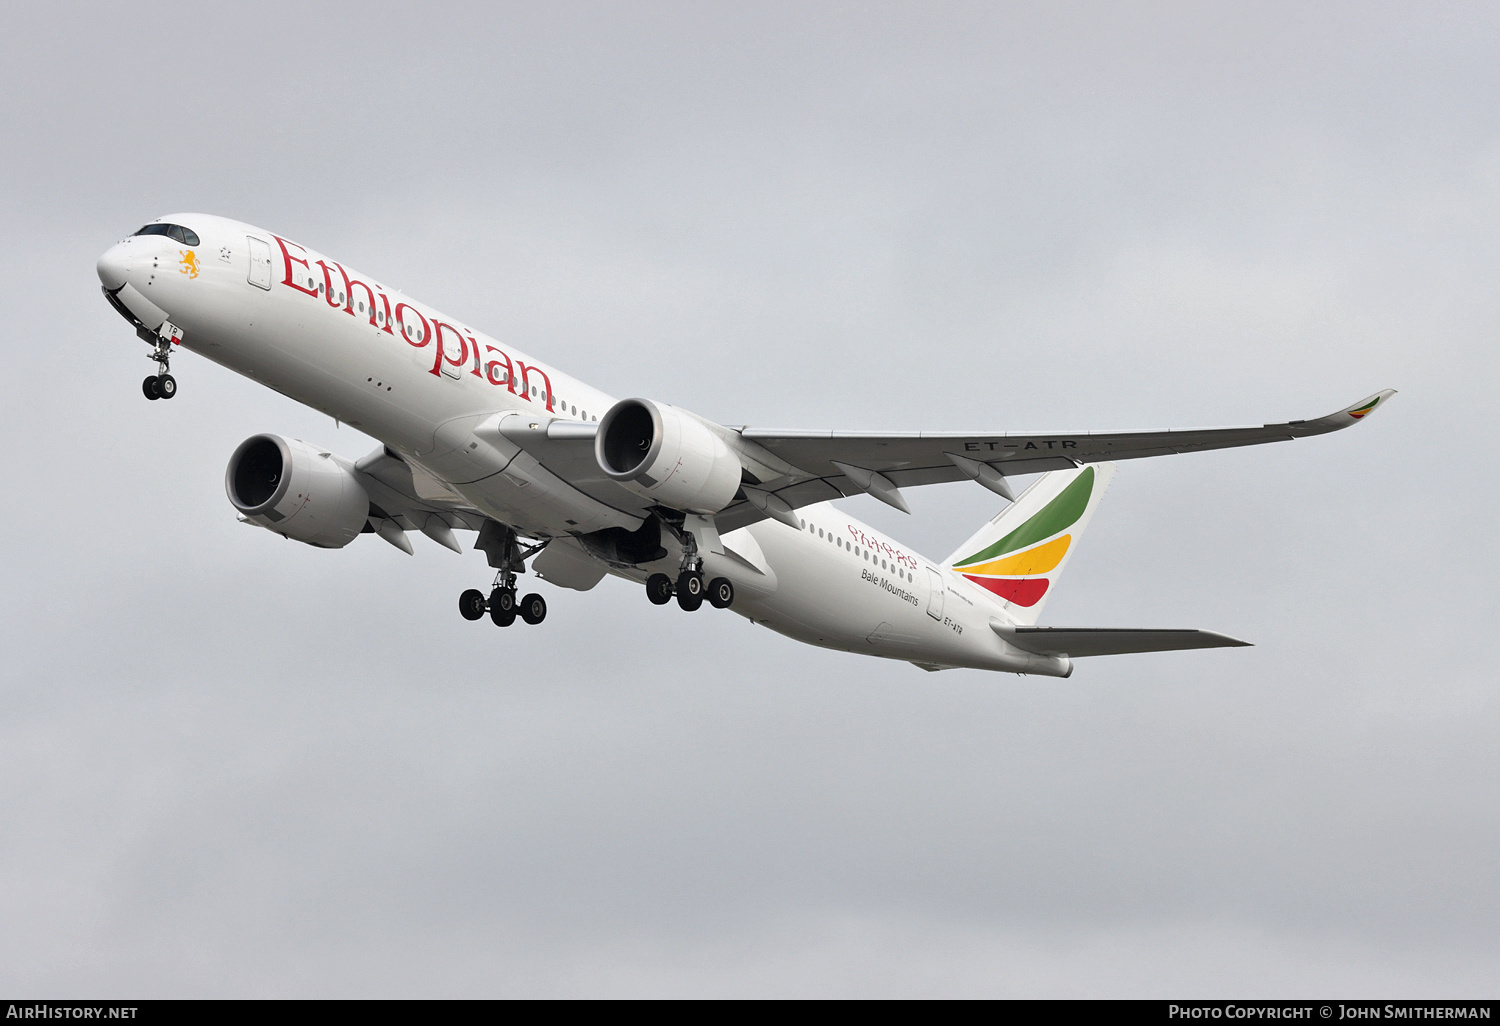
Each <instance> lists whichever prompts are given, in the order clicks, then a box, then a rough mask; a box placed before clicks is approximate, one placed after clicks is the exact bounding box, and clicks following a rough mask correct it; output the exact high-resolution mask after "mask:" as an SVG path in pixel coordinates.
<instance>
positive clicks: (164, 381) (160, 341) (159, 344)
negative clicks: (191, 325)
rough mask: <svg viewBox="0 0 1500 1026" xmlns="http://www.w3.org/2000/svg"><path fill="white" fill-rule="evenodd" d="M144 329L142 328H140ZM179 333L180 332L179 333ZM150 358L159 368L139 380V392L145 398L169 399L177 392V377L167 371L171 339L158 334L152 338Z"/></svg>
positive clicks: (169, 362)
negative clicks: (144, 378) (142, 379)
mask: <svg viewBox="0 0 1500 1026" xmlns="http://www.w3.org/2000/svg"><path fill="white" fill-rule="evenodd" d="M142 330H144V329H142ZM179 334H180V333H179ZM152 346H153V347H154V348H153V349H152V350H151V359H153V360H155V361H156V363H157V366H158V367H160V368H161V369H160V370H158V371H157V372H156V373H155V374H153V375H151V376H150V377H148V378H147V379H146V380H145V381H142V382H141V392H142V393H143V394H144V395H145V396H146V398H147V399H151V400H153V401H154V400H156V399H171V398H172V397H173V396H175V395H176V394H177V379H176V378H174V377H172V375H171V374H170V373H169V371H170V369H171V362H172V341H171V339H168V338H162V337H161V336H160V335H158V336H156V338H155V339H154V340H152Z"/></svg>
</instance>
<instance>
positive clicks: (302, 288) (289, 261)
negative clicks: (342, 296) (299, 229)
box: [271, 232, 318, 296]
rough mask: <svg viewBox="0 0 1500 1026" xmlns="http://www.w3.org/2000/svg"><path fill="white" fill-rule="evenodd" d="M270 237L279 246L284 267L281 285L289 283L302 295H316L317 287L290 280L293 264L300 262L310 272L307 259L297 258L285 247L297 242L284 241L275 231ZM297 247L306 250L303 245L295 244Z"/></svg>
mask: <svg viewBox="0 0 1500 1026" xmlns="http://www.w3.org/2000/svg"><path fill="white" fill-rule="evenodd" d="M271 238H273V239H275V240H276V243H277V245H279V246H280V247H281V262H282V265H283V266H284V267H285V268H286V277H285V278H283V279H282V281H281V284H283V285H289V286H291V287H292V288H294V289H296V290H297V291H298V292H301V293H302V294H304V295H308V296H316V295H317V294H318V290H317V289H310V288H308V287H307V286H306V285H298V284H297V283H296V282H295V281H293V280H292V265H293V264H301V265H302V266H303V267H306V268H307V273H308V274H311V273H312V268H311V267H307V261H306V260H301V259H298V258H297V257H294V256H292V254H291V251H290V250H288V249H287V247H288V246H297V244H296V243H295V242H288V241H286V240H285V239H283V238H282V237H281V236H280V235H277V234H276V233H275V232H272V233H271ZM297 248H298V249H300V250H302V252H304V253H306V252H307V249H306V248H305V247H303V246H297Z"/></svg>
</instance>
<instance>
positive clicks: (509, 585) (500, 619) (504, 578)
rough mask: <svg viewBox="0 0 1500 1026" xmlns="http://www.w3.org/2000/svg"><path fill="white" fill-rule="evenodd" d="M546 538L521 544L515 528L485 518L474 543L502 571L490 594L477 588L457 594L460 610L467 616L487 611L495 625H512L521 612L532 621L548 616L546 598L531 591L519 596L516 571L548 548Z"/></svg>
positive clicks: (521, 570) (475, 617)
mask: <svg viewBox="0 0 1500 1026" xmlns="http://www.w3.org/2000/svg"><path fill="white" fill-rule="evenodd" d="M546 545H547V543H546V542H545V541H543V542H541V543H539V544H536V545H522V544H521V540H520V539H519V538H518V537H516V532H515V531H513V530H511V529H510V528H509V527H506V526H505V525H503V524H500V523H497V522H496V521H494V520H486V521H485V522H484V526H483V527H481V528H480V529H479V541H478V542H477V543H476V545H475V547H476V548H479V549H483V550H484V554H485V555H486V556H487V557H488V558H489V561H490V566H492V567H494V568H495V569H496V570H498V571H499V572H498V573H497V574H495V583H494V584H493V585H492V586H491V587H490V595H489V598H488V599H486V598H485V596H484V592H482V591H480V590H479V589H478V588H470V589H469V590H468V591H465V592H464V593H463V594H462V595H460V596H459V597H458V611H459V613H460V614H462V616H463V618H464V619H465V620H479V619H483V617H484V614H485V613H489V614H490V620H491V621H492V622H493V623H494V624H495V626H496V627H509V626H510V625H511V624H513V623H515V622H516V617H517V616H519V617H520V618H521V619H522V620H524V621H526V622H527V623H529V624H539V623H541V622H542V621H543V620H545V619H546V618H547V600H546V599H544V598H542V596H540V595H538V594H536V593H535V592H532V593H531V594H530V595H526V596H524V597H522V598H521V599H519V600H517V598H516V575H517V573H525V572H526V560H527V559H529V558H530V557H532V556H534V555H536V554H537V553H538V552H540V551H542V549H543V548H545V547H546Z"/></svg>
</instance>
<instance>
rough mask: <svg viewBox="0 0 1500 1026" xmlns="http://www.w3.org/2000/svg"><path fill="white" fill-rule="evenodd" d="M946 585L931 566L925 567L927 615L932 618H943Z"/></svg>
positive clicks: (940, 575) (941, 576)
mask: <svg viewBox="0 0 1500 1026" xmlns="http://www.w3.org/2000/svg"><path fill="white" fill-rule="evenodd" d="M947 592H948V587H947V584H946V583H945V582H944V581H943V575H942V574H940V573H938V572H937V571H936V570H934V569H933V568H932V567H928V568H927V615H928V616H930V617H932V618H933V619H934V620H941V619H942V618H943V596H944V595H945V594H947Z"/></svg>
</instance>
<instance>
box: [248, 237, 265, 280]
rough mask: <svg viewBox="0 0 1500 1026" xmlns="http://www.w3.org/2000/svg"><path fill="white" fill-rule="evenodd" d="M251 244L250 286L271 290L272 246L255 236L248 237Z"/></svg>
mask: <svg viewBox="0 0 1500 1026" xmlns="http://www.w3.org/2000/svg"><path fill="white" fill-rule="evenodd" d="M245 241H246V242H248V243H249V244H250V278H249V280H250V284H251V285H254V286H255V287H256V288H261V289H267V290H269V289H270V288H271V244H270V243H269V242H266V241H265V240H264V239H257V238H256V237H255V236H253V235H250V236H246V239H245Z"/></svg>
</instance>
